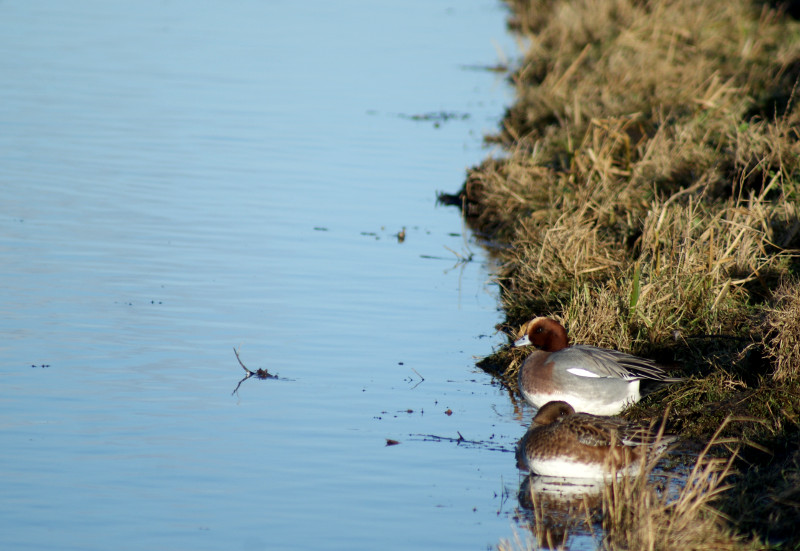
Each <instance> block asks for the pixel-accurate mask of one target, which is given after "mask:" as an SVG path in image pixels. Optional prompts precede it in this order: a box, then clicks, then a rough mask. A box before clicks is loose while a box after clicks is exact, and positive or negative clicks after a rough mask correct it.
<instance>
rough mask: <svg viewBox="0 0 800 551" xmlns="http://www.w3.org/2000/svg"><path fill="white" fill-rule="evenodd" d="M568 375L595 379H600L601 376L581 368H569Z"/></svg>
mask: <svg viewBox="0 0 800 551" xmlns="http://www.w3.org/2000/svg"><path fill="white" fill-rule="evenodd" d="M567 373H572V374H573V375H576V376H578V377H592V378H594V379H599V378H600V375H598V374H597V373H592V372H591V371H586V370H585V369H581V368H580V367H570V368H567Z"/></svg>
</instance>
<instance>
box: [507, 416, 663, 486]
mask: <svg viewBox="0 0 800 551" xmlns="http://www.w3.org/2000/svg"><path fill="white" fill-rule="evenodd" d="M676 439H677V437H675V436H673V435H662V434H653V433H652V432H651V431H650V430H648V429H647V428H644V427H640V426H638V425H634V424H630V423H627V422H626V421H625V420H623V419H620V418H617V417H601V416H598V415H591V414H588V413H576V412H575V409H574V408H573V407H572V406H571V405H570V404H568V403H567V402H564V401H553V402H548V403H546V404H544V405H543V406H542V407H541V408H540V409H539V411H538V412H537V413H536V415H535V416H534V417H533V420H532V421H531V424H530V428H528V430H527V432H526V433H525V435H524V436H523V437H522V438H521V439H520V441H519V443H518V444H517V447H516V458H517V467H518V468H520V469H521V470H528V471H531V472H532V473H534V474H537V475H541V476H548V477H566V478H588V479H600V478H607V477H610V476H616V475H618V474H631V475H636V474H637V473H638V472H639V468H640V465H641V462H642V460H643V459H645V458H646V457H647V455H648V452H650V453H653V454H656V456H659V455H661V454H662V453H663V452H664V451H665V450H666V449H667V447H668V446H669V444H671V443H672V442H674V441H675V440H676Z"/></svg>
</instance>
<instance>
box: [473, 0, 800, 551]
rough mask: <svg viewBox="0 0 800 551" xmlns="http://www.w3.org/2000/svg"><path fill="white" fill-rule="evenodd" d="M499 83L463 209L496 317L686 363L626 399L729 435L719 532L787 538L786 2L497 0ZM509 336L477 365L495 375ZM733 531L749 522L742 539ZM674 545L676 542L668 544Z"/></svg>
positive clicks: (795, 210) (796, 499)
mask: <svg viewBox="0 0 800 551" xmlns="http://www.w3.org/2000/svg"><path fill="white" fill-rule="evenodd" d="M509 4H510V6H511V9H512V13H513V16H512V20H511V25H512V27H513V28H514V29H515V30H516V32H518V33H520V34H521V35H522V36H524V37H525V38H526V41H527V45H528V46H527V51H526V52H525V55H524V59H523V61H522V63H521V64H520V66H519V68H518V69H517V70H516V72H515V74H514V76H513V81H514V85H515V86H516V92H517V100H516V103H515V104H514V105H513V106H512V107H511V108H510V109H509V110H508V112H507V113H506V116H505V118H504V120H503V123H502V128H501V129H500V131H499V132H498V133H497V134H496V135H494V136H491V137H489V140H490V141H493V142H496V143H498V144H501V145H502V146H503V148H504V149H505V151H506V155H504V156H502V158H498V159H488V160H486V161H485V162H484V163H482V164H481V165H480V166H478V167H475V168H474V169H473V170H471V171H470V173H469V175H468V178H467V181H466V183H465V185H464V188H463V189H462V191H461V193H460V194H459V201H460V203H461V205H462V207H463V209H464V214H465V217H466V218H467V219H468V221H469V223H470V224H471V226H472V227H473V228H474V229H475V230H476V231H477V232H478V234H479V235H482V236H484V237H485V239H486V241H487V245H488V246H489V247H491V248H492V250H494V252H495V254H496V255H497V257H498V258H499V260H500V263H501V266H502V269H501V271H500V273H499V274H498V281H499V283H500V286H501V289H502V304H503V307H504V309H505V312H506V318H507V320H506V323H505V324H504V325H503V326H502V327H501V328H500V329H502V330H503V331H505V332H507V333H508V334H509V335H513V334H514V333H516V331H517V330H518V328H519V326H520V325H521V324H522V323H523V322H524V321H527V320H528V319H530V318H531V317H534V316H536V315H546V316H551V317H555V318H558V319H559V320H561V321H562V323H563V324H564V325H565V326H566V327H567V329H568V331H569V333H570V335H571V339H572V341H573V342H579V343H585V344H594V345H598V346H605V347H609V348H617V349H621V350H624V351H627V352H631V353H634V354H637V355H641V356H645V357H650V358H654V359H656V360H658V361H659V362H661V363H662V364H663V365H665V366H666V367H667V369H668V371H670V372H671V374H674V375H682V376H686V377H688V378H689V380H688V381H687V382H685V383H681V384H677V385H673V386H672V387H671V388H669V389H668V390H662V391H660V392H659V393H657V394H656V395H655V396H654V397H651V398H649V399H646V400H644V401H643V402H642V403H641V404H639V405H637V406H636V407H634V408H632V410H631V411H630V412H629V414H628V415H629V417H631V418H636V419H653V418H658V417H660V415H661V413H662V412H663V410H664V408H665V406H666V405H669V406H670V412H671V413H670V415H669V424H670V430H672V431H674V432H676V433H677V434H680V435H682V436H683V437H684V438H686V439H694V440H698V441H707V440H708V439H709V438H710V437H711V436H712V434H714V433H715V431H716V430H717V429H718V428H719V427H720V426H721V425H722V423H723V421H724V419H725V418H726V417H727V416H729V415H734V416H736V417H737V418H738V419H739V420H737V421H734V422H730V423H728V424H727V425H726V426H725V427H724V430H723V432H722V434H721V437H722V438H726V437H728V438H736V439H740V440H742V441H747V442H749V443H750V444H752V445H747V446H745V447H743V448H742V453H741V455H740V457H739V458H738V459H737V460H736V462H735V463H734V465H733V467H734V468H735V469H736V471H737V472H738V474H735V475H732V476H730V477H728V478H727V483H728V484H731V485H732V487H731V488H729V489H727V490H726V491H725V492H719V494H718V495H716V498H715V499H714V501H713V506H714V507H715V508H716V510H717V511H719V512H721V513H723V514H724V515H726V516H727V518H728V519H729V522H730V525H731V526H732V528H733V530H734V531H733V534H734V535H733V536H731V537H732V538H735V541H736V542H737V543H736V545H748V546H752V545H781V544H782V545H784V546H786V547H788V548H795V547H798V546H800V523H798V522H797V519H800V452H798V443H799V442H800V257H798V254H797V251H798V249H800V108H798V107H799V106H798V102H800V90H796V88H797V87H798V77H799V76H800V24H798V22H797V21H796V20H795V19H793V18H792V17H790V16H789V15H788V14H787V13H786V10H785V9H784V7H785V6H781V5H775V4H770V3H765V2H754V1H737V0H732V1H728V0H725V1H723V0H708V1H699V0H674V1H668V0H653V1H649V2H648V1H643V0H609V1H600V0H574V1H569V2H552V1H547V0H512V1H510V2H509ZM524 354H525V352H524V351H518V350H514V349H502V350H499V351H497V352H496V353H495V354H494V355H492V356H491V357H489V358H486V359H485V360H484V361H482V362H481V366H482V367H483V368H484V369H486V370H487V371H490V372H492V373H494V374H496V375H497V376H499V377H501V378H502V379H503V380H504V381H505V382H506V384H507V385H508V386H509V387H511V388H514V387H515V385H516V377H515V375H516V370H517V369H518V367H519V364H520V362H521V360H522V358H523V357H524ZM747 542H749V543H747ZM684 548H687V549H688V548H691V547H684Z"/></svg>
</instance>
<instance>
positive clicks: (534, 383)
mask: <svg viewBox="0 0 800 551" xmlns="http://www.w3.org/2000/svg"><path fill="white" fill-rule="evenodd" d="M523 331H524V336H523V337H522V338H520V339H519V340H517V341H516V342H515V343H514V346H525V345H529V344H532V345H534V346H535V347H537V348H538V350H535V351H534V352H533V353H531V354H530V355H529V356H528V357H527V358H526V359H525V362H524V363H523V364H522V367H520V370H519V389H520V392H521V393H522V396H523V397H524V398H525V400H527V401H528V402H530V403H531V404H533V405H534V406H536V407H541V406H542V405H544V404H545V403H547V402H550V401H553V400H563V401H565V402H568V403H569V404H571V405H572V407H574V408H575V409H577V410H578V411H583V412H586V413H592V414H595V415H616V414H617V413H619V412H621V411H622V410H623V409H624V408H625V407H626V406H627V405H629V404H632V403H634V402H638V401H639V399H640V398H641V397H642V393H641V391H640V384H639V383H640V381H642V380H648V381H655V382H658V383H674V382H678V381H681V380H682V379H680V378H675V377H668V376H667V374H666V373H664V371H663V370H662V369H661V368H660V367H658V366H657V365H656V364H655V363H654V362H653V361H652V360H648V359H645V358H639V357H637V356H632V355H630V354H625V353H624V352H620V351H618V350H611V349H607V348H597V347H596V346H587V345H575V346H567V345H568V339H567V331H566V329H564V327H563V326H562V325H561V324H560V323H558V322H557V321H555V320H552V319H548V318H535V319H533V320H531V321H529V322H528V323H527V324H526V325H525V326H523Z"/></svg>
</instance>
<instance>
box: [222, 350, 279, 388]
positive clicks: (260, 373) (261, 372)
mask: <svg viewBox="0 0 800 551" xmlns="http://www.w3.org/2000/svg"><path fill="white" fill-rule="evenodd" d="M233 353H234V354H236V361H237V362H239V365H240V366H242V369H244V371H245V373H246V375H245V376H244V378H243V379H242V380H241V381H239V384H237V385H236V388H234V389H233V392H231V395H234V394H236V393H237V392H238V390H239V387H240V386H242V383H243V382H245V381H246V380H247V379H249V378H250V377H256V378H257V379H280V377H278V375H277V374H276V375H273V374H272V373H270V372H269V371H267V370H266V369H261V368H259V369H258V370H256V371H252V370H250V369H249V368H248V367H247V366H246V365H244V362H242V359H241V358H240V357H239V351H238V350H236V348H234V349H233Z"/></svg>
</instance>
